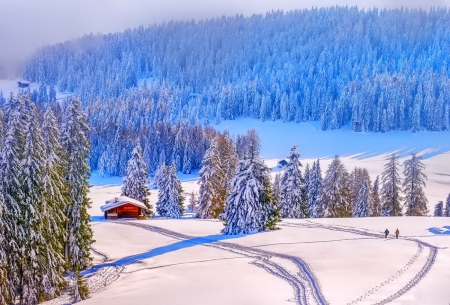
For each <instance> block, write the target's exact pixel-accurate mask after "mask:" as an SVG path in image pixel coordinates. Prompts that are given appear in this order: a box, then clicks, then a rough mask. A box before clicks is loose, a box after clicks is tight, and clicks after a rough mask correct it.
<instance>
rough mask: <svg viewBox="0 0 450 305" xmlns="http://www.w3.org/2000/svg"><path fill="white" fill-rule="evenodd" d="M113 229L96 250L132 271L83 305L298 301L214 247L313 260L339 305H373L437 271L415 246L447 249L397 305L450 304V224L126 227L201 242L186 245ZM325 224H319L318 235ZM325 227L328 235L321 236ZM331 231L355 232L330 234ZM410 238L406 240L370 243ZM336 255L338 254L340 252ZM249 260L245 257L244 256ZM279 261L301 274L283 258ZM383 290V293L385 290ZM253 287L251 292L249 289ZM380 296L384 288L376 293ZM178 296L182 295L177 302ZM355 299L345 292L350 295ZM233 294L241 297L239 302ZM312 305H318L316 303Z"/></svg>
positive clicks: (99, 227) (368, 221) (109, 225)
mask: <svg viewBox="0 0 450 305" xmlns="http://www.w3.org/2000/svg"><path fill="white" fill-rule="evenodd" d="M122 223H123V222H121V223H113V222H98V223H94V226H93V230H94V239H95V240H97V242H96V243H95V244H94V248H95V249H96V250H97V251H99V252H101V253H104V254H106V255H107V258H108V259H107V263H112V264H114V263H115V262H116V263H119V264H122V265H124V266H125V269H124V270H123V271H122V272H121V273H120V277H119V278H118V279H117V280H116V281H114V282H113V283H112V284H110V285H107V286H106V287H105V288H104V289H103V290H101V291H99V292H97V293H95V294H93V295H92V296H91V298H89V299H88V300H86V301H83V302H82V303H83V304H112V305H115V304H126V303H133V304H143V303H146V302H148V301H149V300H151V301H152V303H155V304H179V303H181V302H183V303H186V302H187V303H188V304H191V303H192V304H211V303H212V302H213V303H214V304H283V303H285V302H287V301H288V300H290V301H291V302H293V301H295V298H294V291H293V289H292V287H290V285H289V284H288V283H287V282H286V281H284V280H282V279H280V278H278V277H276V276H273V275H272V274H270V273H269V272H266V271H265V270H264V269H261V268H258V267H257V266H256V265H254V264H252V262H254V261H255V260H254V259H250V258H248V257H247V256H246V255H242V254H238V253H232V252H230V251H227V250H223V249H218V248H213V247H210V246H209V245H213V244H214V243H216V242H219V243H220V242H221V241H225V242H226V243H227V244H228V245H242V246H245V247H247V248H248V247H250V248H252V249H259V250H266V251H271V252H275V253H280V254H286V255H290V256H296V257H300V258H301V259H303V260H304V261H305V262H306V263H307V264H308V265H309V266H310V267H311V269H312V271H313V273H314V275H315V278H316V280H317V283H318V284H319V285H320V287H321V290H322V292H323V294H324V297H325V299H326V300H327V301H328V302H329V303H330V304H347V303H350V302H352V301H354V300H358V299H359V298H360V297H362V296H364V295H365V296H366V297H364V298H363V299H362V300H361V301H359V302H356V303H354V304H372V303H375V302H377V301H381V300H383V299H385V298H387V297H389V296H390V295H392V294H395V293H396V292H398V291H399V290H401V289H402V288H403V287H404V286H405V285H407V284H408V282H409V281H411V280H412V279H413V278H414V276H415V275H416V274H418V273H419V272H420V270H421V268H422V267H423V266H424V265H425V264H426V263H427V258H428V255H429V254H430V250H429V248H428V247H423V249H422V250H421V251H419V246H418V243H417V242H415V241H413V240H409V239H407V238H411V239H414V238H415V239H418V240H420V241H424V242H426V243H429V244H430V246H435V247H438V254H437V257H436V261H435V263H434V264H433V265H432V267H431V269H430V271H429V273H428V274H427V275H426V276H425V277H424V278H423V279H421V280H420V281H419V282H418V284H417V285H415V286H414V287H412V289H411V290H409V291H407V292H406V293H404V294H403V295H401V296H400V297H399V298H397V299H396V300H394V301H392V302H391V303H390V304H446V303H445V302H448V299H449V298H450V291H448V289H445V285H446V283H445V281H443V280H442V279H443V278H445V276H447V275H448V274H450V249H448V247H449V246H450V239H449V237H448V235H444V234H434V233H433V232H432V231H430V229H432V228H437V229H440V230H441V229H443V230H444V229H445V228H444V227H445V226H448V225H449V223H450V220H449V219H448V218H444V217H440V218H432V217H385V218H353V219H314V220H313V221H310V220H292V219H289V220H285V221H283V222H282V223H280V228H281V229H280V230H277V231H272V232H262V233H258V234H251V235H238V236H224V235H221V234H220V229H221V228H223V225H222V223H221V222H219V221H214V220H196V219H184V220H147V221H133V222H126V224H131V223H136V224H139V225H151V226H154V227H159V228H164V229H168V230H171V231H174V232H178V233H181V234H185V235H188V236H191V237H192V238H191V239H187V240H179V239H177V238H173V237H168V236H164V235H162V234H159V233H156V232H152V231H148V230H144V229H143V228H140V227H133V226H128V225H123V224H122ZM316 225H319V226H317V227H315V226H316ZM321 226H322V227H321ZM329 226H334V227H336V226H337V227H338V228H339V229H342V230H344V231H345V230H346V232H344V231H339V230H337V231H336V230H330V229H329V228H330V227H329ZM385 228H388V229H389V230H390V231H391V232H393V231H395V229H396V228H399V230H400V238H399V239H398V240H397V239H395V238H394V237H393V236H392V234H391V236H389V238H388V239H384V237H373V236H362V235H359V234H355V233H351V232H348V230H352V229H358V230H360V231H362V232H369V233H376V234H380V235H381V236H382V232H383V231H384V229H385ZM331 247H332V249H333V250H332V251H330V248H331ZM244 254H245V253H244ZM271 261H273V262H274V263H276V264H278V265H280V266H283V267H284V268H286V270H289V271H293V269H295V266H294V265H293V264H292V263H290V262H288V261H286V260H283V259H282V258H279V257H275V258H272V259H271ZM382 284H383V285H382ZM243 287H245V289H243ZM375 287H378V288H377V289H374V288H375ZM174 291H176V293H174ZM344 291H345V293H343V292H344ZM230 292H232V293H230ZM311 304H315V303H313V302H311Z"/></svg>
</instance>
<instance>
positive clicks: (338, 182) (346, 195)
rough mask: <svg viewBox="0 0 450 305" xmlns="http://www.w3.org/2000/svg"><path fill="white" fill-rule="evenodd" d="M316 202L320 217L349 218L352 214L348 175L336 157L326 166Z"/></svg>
mask: <svg viewBox="0 0 450 305" xmlns="http://www.w3.org/2000/svg"><path fill="white" fill-rule="evenodd" d="M318 201H319V203H318V204H320V206H321V207H320V209H321V210H322V211H323V214H322V217H350V216H351V214H352V210H351V191H350V184H349V174H348V172H347V170H346V169H345V167H344V164H343V163H342V161H341V160H340V159H339V157H338V156H336V157H335V158H334V159H333V161H331V164H330V165H329V166H328V169H327V173H326V175H325V178H324V179H323V182H322V189H321V192H320V195H319V198H318Z"/></svg>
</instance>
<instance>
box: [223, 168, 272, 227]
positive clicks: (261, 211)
mask: <svg viewBox="0 0 450 305" xmlns="http://www.w3.org/2000/svg"><path fill="white" fill-rule="evenodd" d="M229 184H230V186H231V187H232V190H233V191H232V193H231V195H230V196H228V199H227V202H228V204H227V207H226V208H225V212H224V214H223V219H224V225H225V228H223V229H222V233H223V234H226V235H235V234H249V233H256V232H260V231H263V230H265V229H275V225H276V223H277V222H278V221H280V218H279V212H278V207H277V205H276V202H274V201H273V191H272V188H271V184H270V175H269V169H268V168H267V166H265V165H264V163H263V162H262V161H261V160H259V159H247V160H241V161H240V162H239V165H238V167H237V169H236V176H235V177H234V178H233V179H231V180H230V182H229Z"/></svg>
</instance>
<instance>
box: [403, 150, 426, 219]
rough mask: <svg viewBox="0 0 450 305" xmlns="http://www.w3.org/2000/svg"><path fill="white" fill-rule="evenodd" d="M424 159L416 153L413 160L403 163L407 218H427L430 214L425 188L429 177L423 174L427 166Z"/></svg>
mask: <svg viewBox="0 0 450 305" xmlns="http://www.w3.org/2000/svg"><path fill="white" fill-rule="evenodd" d="M421 160H422V158H421V157H420V156H418V155H417V154H416V153H414V154H412V155H411V159H409V160H406V161H405V162H404V163H403V166H404V171H403V174H404V175H405V179H404V180H403V191H404V193H405V195H406V196H405V206H406V215H407V216H426V215H427V214H428V207H427V204H428V199H427V197H426V196H425V192H424V190H423V188H424V187H425V186H426V185H425V180H426V179H427V176H425V174H424V173H423V170H424V169H425V166H424V165H423V163H422V161H421Z"/></svg>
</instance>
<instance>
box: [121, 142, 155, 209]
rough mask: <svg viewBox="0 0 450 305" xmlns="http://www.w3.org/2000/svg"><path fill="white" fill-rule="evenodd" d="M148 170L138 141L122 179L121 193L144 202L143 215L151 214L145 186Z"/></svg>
mask: <svg viewBox="0 0 450 305" xmlns="http://www.w3.org/2000/svg"><path fill="white" fill-rule="evenodd" d="M147 182H148V172H147V165H146V164H145V162H144V159H143V157H142V148H141V145H140V144H139V143H138V144H137V145H136V147H135V148H134V149H133V152H132V153H131V159H130V160H129V161H128V164H127V175H126V176H125V178H124V179H123V186H122V195H121V196H127V197H130V198H133V199H136V200H138V201H140V202H142V203H144V204H145V206H146V207H147V210H146V211H144V214H145V216H147V217H150V216H151V215H152V206H151V205H150V200H149V199H148V196H150V191H149V189H148V188H147V185H146V184H147Z"/></svg>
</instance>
